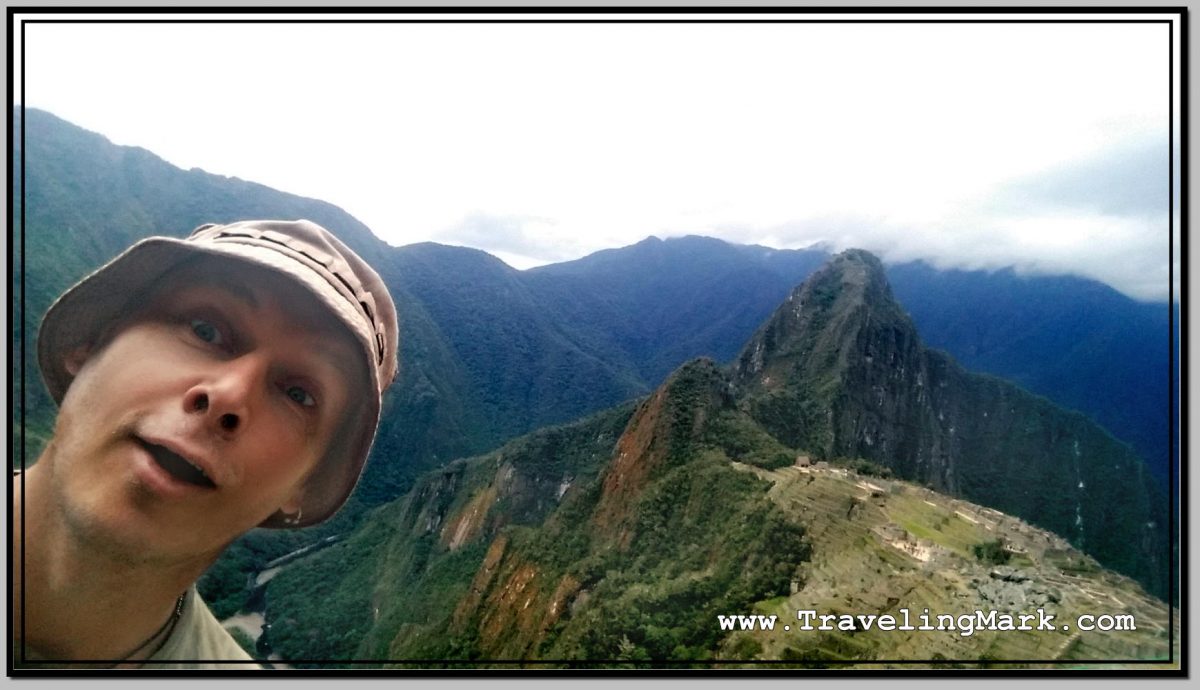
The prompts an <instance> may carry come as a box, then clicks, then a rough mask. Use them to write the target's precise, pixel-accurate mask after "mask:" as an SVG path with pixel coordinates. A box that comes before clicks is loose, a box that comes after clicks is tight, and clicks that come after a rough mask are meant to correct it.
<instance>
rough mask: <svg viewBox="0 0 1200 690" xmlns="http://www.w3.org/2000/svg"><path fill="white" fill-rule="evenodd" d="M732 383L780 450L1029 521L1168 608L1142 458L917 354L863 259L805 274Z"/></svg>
mask: <svg viewBox="0 0 1200 690" xmlns="http://www.w3.org/2000/svg"><path fill="white" fill-rule="evenodd" d="M735 372H736V373H735V381H736V382H737V384H738V386H739V388H740V389H741V390H743V391H744V394H745V396H746V401H747V405H748V409H749V412H750V415H751V416H752V417H753V418H754V419H755V420H756V421H757V422H758V423H759V424H761V425H762V426H763V428H765V429H766V430H767V431H768V432H770V433H771V434H772V435H773V436H774V437H776V438H778V439H779V440H780V441H782V442H784V443H787V444H788V445H791V446H795V447H799V448H804V449H806V450H808V451H810V452H813V453H814V454H816V455H817V456H819V457H826V458H832V457H849V458H856V457H857V458H866V459H868V460H873V461H875V462H878V463H880V464H882V465H884V466H886V467H888V468H890V469H891V470H892V471H893V472H894V473H895V474H896V475H897V476H899V477H901V478H904V479H911V480H914V481H919V482H922V483H925V484H927V485H928V486H930V487H931V488H933V489H935V490H937V491H940V492H943V493H947V494H950V495H953V496H962V497H965V498H967V499H969V500H971V501H974V502H976V503H981V504H984V505H987V506H990V507H993V508H996V509H998V510H1001V511H1003V512H1005V513H1008V514H1010V515H1015V516H1017V517H1020V518H1023V519H1025V520H1028V521H1029V522H1031V523H1033V524H1035V525H1038V526H1041V527H1044V528H1046V529H1049V530H1052V531H1054V532H1056V533H1058V534H1060V535H1062V536H1064V537H1066V538H1067V539H1069V540H1070V541H1071V543H1072V544H1074V545H1075V546H1077V547H1078V548H1080V549H1082V550H1084V551H1086V552H1088V553H1089V554H1092V555H1093V556H1095V557H1096V558H1097V560H1099V561H1100V562H1101V563H1103V564H1105V565H1106V566H1108V567H1111V568H1113V569H1115V570H1118V571H1120V572H1123V573H1125V574H1127V575H1129V576H1131V577H1134V578H1136V579H1138V580H1140V581H1141V582H1142V583H1143V584H1144V585H1145V586H1146V587H1147V588H1148V589H1149V590H1150V591H1152V592H1154V593H1156V594H1158V595H1160V596H1164V597H1165V596H1166V591H1167V572H1168V553H1167V544H1168V539H1167V538H1166V535H1167V510H1166V508H1167V502H1166V496H1165V492H1164V491H1163V490H1162V489H1161V487H1159V486H1158V485H1157V484H1156V483H1155V482H1154V481H1153V479H1152V477H1151V476H1150V473H1149V471H1148V469H1147V468H1146V466H1145V464H1144V463H1143V462H1142V461H1141V459H1140V458H1138V456H1137V455H1136V454H1135V453H1134V452H1133V450H1132V449H1131V448H1130V447H1129V446H1127V445H1125V444H1123V443H1120V442H1119V441H1117V440H1116V439H1114V438H1112V436H1111V435H1109V434H1108V433H1107V432H1106V431H1104V430H1103V429H1102V428H1101V427H1099V426H1098V425H1096V424H1095V423H1094V422H1092V421H1090V420H1088V419H1087V418H1086V417H1084V416H1083V415H1082V414H1079V413H1077V412H1069V411H1065V410H1062V409H1060V408H1058V407H1056V406H1055V405H1053V404H1052V403H1051V402H1050V401H1049V400H1046V399H1045V398H1042V397H1039V396H1035V395H1031V394H1029V393H1027V392H1025V391H1024V390H1022V389H1020V388H1018V387H1017V386H1014V385H1013V384H1011V383H1008V382H1007V381H1004V380H1002V379H998V378H995V377H991V376H986V375H981V374H972V373H969V372H967V371H965V370H964V369H963V368H962V367H960V366H959V365H958V364H957V363H956V362H955V361H954V360H953V359H952V358H950V357H949V356H947V355H946V354H944V353H942V352H939V351H936V350H929V349H927V348H926V347H925V346H924V345H923V344H922V342H921V339H920V337H919V336H918V335H917V330H916V328H915V327H914V326H913V324H912V321H911V320H910V319H909V318H908V316H907V314H905V313H904V311H903V310H902V309H900V307H899V305H898V304H896V302H895V301H894V300H893V299H892V296H891V290H890V288H889V286H888V284H887V279H886V277H885V274H884V271H883V266H882V265H881V264H880V263H879V260H878V259H876V258H875V257H874V256H872V255H870V254H868V253H866V252H862V251H849V252H845V253H843V254H840V255H838V256H837V257H835V258H834V259H832V260H831V261H830V262H829V263H828V264H827V265H826V266H825V267H823V268H822V269H821V270H819V271H817V272H816V273H814V274H813V275H812V277H810V278H809V279H808V281H806V282H805V283H804V285H802V286H800V287H798V288H797V289H796V290H795V291H793V292H792V294H791V295H790V296H789V297H788V299H787V301H786V302H785V303H784V305H783V306H782V307H781V308H780V309H779V310H777V311H776V312H775V314H774V315H773V316H772V317H771V318H770V319H769V320H768V321H767V322H766V323H765V324H764V325H763V326H762V328H760V329H759V331H758V332H757V333H756V334H755V336H754V337H753V338H751V340H750V342H749V343H748V344H747V345H746V347H745V349H744V350H743V351H742V354H741V355H740V356H739V357H738V360H737V365H736V370H735Z"/></svg>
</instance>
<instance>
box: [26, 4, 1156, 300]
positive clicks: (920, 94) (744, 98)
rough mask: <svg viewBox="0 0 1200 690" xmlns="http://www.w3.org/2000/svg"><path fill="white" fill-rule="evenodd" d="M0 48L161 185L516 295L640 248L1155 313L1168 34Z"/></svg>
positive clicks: (233, 31)
mask: <svg viewBox="0 0 1200 690" xmlns="http://www.w3.org/2000/svg"><path fill="white" fill-rule="evenodd" d="M24 35H25V43H24V46H23V47H24V59H25V62H24V82H23V85H24V89H25V91H24V102H25V104H26V105H29V106H32V107H37V108H42V109H45V110H48V111H50V112H52V113H54V114H56V115H58V116H60V117H62V118H64V119H66V120H68V121H70V122H73V123H75V124H77V125H79V126H82V127H84V128H86V129H89V130H92V131H95V132H99V133H101V134H103V135H104V136H106V137H108V138H109V139H110V140H112V141H113V142H114V143H117V144H124V145H136V146H141V147H144V148H146V149H149V150H150V151H152V152H154V153H155V154H158V155H159V156H162V157H163V158H165V159H166V160H168V161H169V162H171V163H173V164H175V165H178V166H180V167H182V168H185V169H186V168H192V167H198V168H202V169H204V170H206V171H208V172H211V173H217V174H221V175H229V176H235V177H239V178H242V179H246V180H253V181H255V182H260V183H262V184H266V185H268V186H271V187H274V188H277V189H280V190H283V191H287V192H291V193H295V194H300V195H304V196H309V197H315V198H319V199H323V200H325V201H329V202H331V203H333V204H336V205H338V206H340V207H342V208H344V209H345V210H346V211H348V212H349V213H351V214H353V215H354V216H355V217H357V218H358V219H359V220H361V221H363V222H364V223H366V224H367V225H368V226H369V227H370V228H371V229H372V230H374V232H375V233H376V234H377V235H379V236H380V237H381V238H383V239H384V240H386V241H388V242H390V243H391V244H394V245H404V244H410V243H413V242H421V241H427V240H432V241H435V242H442V243H446V244H461V245H466V246H472V247H477V248H480V249H483V250H485V251H488V252H490V253H492V254H495V255H496V256H498V257H500V258H501V259H503V260H505V261H507V262H508V263H510V264H511V265H513V266H516V267H518V268H526V267H529V266H534V265H539V264H544V263H548V262H556V261H563V260H568V259H573V258H578V257H580V256H583V255H586V254H588V253H591V252H593V251H596V250H599V249H604V248H608V247H617V246H624V245H628V244H633V243H635V242H637V241H639V240H641V239H643V238H645V237H647V236H649V235H657V236H659V237H663V238H665V237H672V236H679V235H686V234H701V235H708V236H713V237H720V238H723V239H726V240H729V241H732V242H739V243H754V244H763V245H768V246H772V247H779V248H797V247H805V246H810V245H813V244H815V243H818V242H823V243H825V244H826V245H827V246H828V247H829V248H831V249H835V250H836V249H842V248H846V247H851V246H856V247H863V248H866V249H870V250H872V251H875V252H877V253H878V254H880V255H881V256H882V257H883V258H884V259H885V260H891V261H900V260H908V259H917V258H921V259H926V260H928V261H930V262H932V263H934V264H935V265H937V266H939V267H960V268H999V267H1003V266H1010V265H1011V266H1016V267H1018V269H1020V270H1031V271H1042V272H1070V273H1075V274H1078V275H1084V276H1087V277H1091V278H1096V279H1099V280H1102V281H1104V282H1107V283H1108V284H1110V285H1112V286H1113V287H1115V288H1117V289H1119V290H1121V291H1123V292H1125V293H1126V294H1128V295H1130V296H1132V297H1135V298H1139V299H1156V300H1161V299H1166V298H1167V296H1168V277H1167V276H1168V264H1169V248H1168V220H1169V215H1170V214H1169V211H1168V205H1169V204H1168V198H1169V197H1168V186H1169V182H1168V180H1169V176H1168V170H1169V164H1170V156H1169V153H1170V152H1169V144H1168V141H1169V140H1168V132H1169V128H1170V122H1171V114H1170V111H1169V101H1168V96H1169V89H1170V82H1169V76H1168V74H1169V73H1168V69H1169V65H1170V60H1169V52H1168V36H1169V27H1168V25H1166V24H1135V23H1121V24H1098V23H1094V24H1084V23H1067V24H1046V23H1041V24H1029V23H1023V24H998V23H992V24H984V23H956V24H928V23H926V24H878V23H849V24H829V23H823V24H780V23H774V24H761V23H759V24H733V23H722V24H680V23H668V24H598V23H591V24H570V23H568V24H563V23H558V24H542V25H533V24H485V23H474V24H463V23H450V24H383V23H375V24H342V25H338V24H328V23H326V24H282V23H273V24H228V23H226V24H212V23H209V24H139V25H134V24H121V23H116V24H44V23H39V24H27V25H26V26H25V34H24ZM1175 44H1176V46H1178V44H1179V41H1178V38H1176V42H1175ZM19 47H20V46H18V48H19ZM18 55H19V53H18ZM1178 71H1179V70H1178V65H1176V75H1178ZM18 76H20V75H19V74H18ZM19 88H20V83H19V82H18V84H17V89H18V90H17V92H16V95H15V98H14V100H16V101H18V102H19V101H20V100H21V93H20V90H19ZM1178 101H1179V99H1178V95H1176V104H1178ZM1176 107H1178V106H1176ZM1176 126H1178V115H1176ZM1175 140H1176V142H1178V133H1177V134H1176V139H1175ZM1176 159H1178V152H1177V155H1176ZM1178 196H1179V195H1178V192H1176V203H1178ZM1178 233H1179V231H1178V218H1176V235H1177V236H1178ZM1176 276H1177V278H1178V271H1177V273H1176Z"/></svg>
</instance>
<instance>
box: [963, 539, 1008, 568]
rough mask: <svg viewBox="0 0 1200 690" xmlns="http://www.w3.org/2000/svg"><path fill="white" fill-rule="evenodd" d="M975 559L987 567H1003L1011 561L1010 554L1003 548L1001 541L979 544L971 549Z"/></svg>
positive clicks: (1002, 541) (995, 540)
mask: <svg viewBox="0 0 1200 690" xmlns="http://www.w3.org/2000/svg"><path fill="white" fill-rule="evenodd" d="M971 551H972V553H974V554H975V558H978V559H979V560H980V561H982V562H984V563H987V564H989V565H1004V564H1005V563H1008V561H1009V560H1011V559H1012V553H1011V552H1010V551H1009V550H1008V549H1006V548H1004V540H1003V539H993V540H991V541H985V542H980V543H978V544H975V545H974V546H972V547H971Z"/></svg>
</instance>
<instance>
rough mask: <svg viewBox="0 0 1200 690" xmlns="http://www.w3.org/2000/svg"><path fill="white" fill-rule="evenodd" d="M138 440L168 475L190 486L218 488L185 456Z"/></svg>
mask: <svg viewBox="0 0 1200 690" xmlns="http://www.w3.org/2000/svg"><path fill="white" fill-rule="evenodd" d="M138 440H139V441H140V442H141V444H142V447H143V448H145V449H146V450H147V451H148V452H149V453H150V455H151V457H153V458H154V462H156V463H158V466H159V467H161V468H163V469H164V470H166V472H167V474H169V475H171V476H172V477H175V478H176V479H178V480H179V481H182V482H185V483H188V484H194V485H195V486H202V487H205V488H208V489H215V488H217V485H216V484H214V483H213V481H212V480H211V479H209V478H208V475H207V474H205V473H204V470H202V469H200V468H199V467H197V466H195V465H193V464H192V463H190V462H188V461H187V459H185V458H184V457H183V456H181V455H179V454H178V453H175V452H173V451H171V450H170V449H168V448H166V447H164V446H160V445H156V444H154V443H149V442H147V441H143V440H141V439H138Z"/></svg>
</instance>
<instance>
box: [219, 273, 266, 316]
mask: <svg viewBox="0 0 1200 690" xmlns="http://www.w3.org/2000/svg"><path fill="white" fill-rule="evenodd" d="M215 286H216V287H217V289H219V290H221V291H222V292H226V293H228V294H229V295H231V296H232V297H234V298H236V299H237V300H238V301H240V302H244V303H245V304H246V305H247V306H249V307H251V308H252V309H258V298H257V297H255V296H254V293H253V292H252V291H251V290H250V288H248V287H246V286H245V285H243V284H241V283H239V282H238V281H237V280H232V279H226V280H223V281H221V282H218V283H216V284H215Z"/></svg>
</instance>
